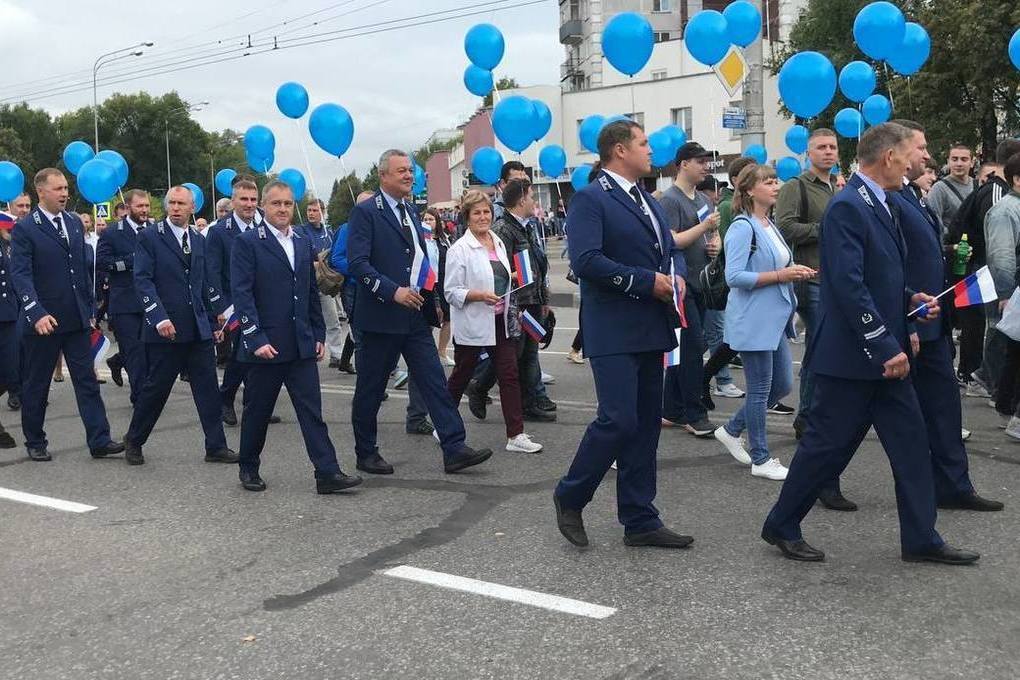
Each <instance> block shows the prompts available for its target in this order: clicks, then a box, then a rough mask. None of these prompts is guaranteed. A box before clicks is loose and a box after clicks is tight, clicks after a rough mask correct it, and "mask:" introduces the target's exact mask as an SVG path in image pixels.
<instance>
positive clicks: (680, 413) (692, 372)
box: [662, 289, 708, 425]
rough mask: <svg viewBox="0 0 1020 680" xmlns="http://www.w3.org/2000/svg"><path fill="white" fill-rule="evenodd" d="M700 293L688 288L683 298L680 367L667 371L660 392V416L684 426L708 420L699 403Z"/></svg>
mask: <svg viewBox="0 0 1020 680" xmlns="http://www.w3.org/2000/svg"><path fill="white" fill-rule="evenodd" d="M700 295H701V294H700V293H696V292H694V291H693V290H690V289H688V293H687V296H686V297H685V298H684V312H685V315H686V317H687V328H685V329H683V331H682V332H681V333H680V365H679V366H670V367H669V368H667V369H666V378H665V385H664V388H663V391H662V417H663V418H665V419H666V420H670V421H672V422H674V423H677V424H680V425H684V424H688V423H696V422H698V421H700V420H704V419H705V418H707V417H708V411H707V410H706V409H705V405H704V404H703V403H702V401H701V391H702V389H703V386H702V381H703V379H704V376H705V364H704V361H703V359H702V356H703V355H704V354H705V333H704V325H703V324H704V320H705V308H704V306H702V304H701V298H700Z"/></svg>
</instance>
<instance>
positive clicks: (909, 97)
mask: <svg viewBox="0 0 1020 680" xmlns="http://www.w3.org/2000/svg"><path fill="white" fill-rule="evenodd" d="M907 106H909V107H910V115H914V93H913V92H911V91H910V76H907Z"/></svg>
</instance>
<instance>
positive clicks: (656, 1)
mask: <svg viewBox="0 0 1020 680" xmlns="http://www.w3.org/2000/svg"><path fill="white" fill-rule="evenodd" d="M672 10H673V0H652V11H653V12H670V11H672Z"/></svg>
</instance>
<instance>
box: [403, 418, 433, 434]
mask: <svg viewBox="0 0 1020 680" xmlns="http://www.w3.org/2000/svg"><path fill="white" fill-rule="evenodd" d="M405 430H406V432H407V434H423V435H430V434H432V433H433V432H435V431H436V428H434V427H432V423H430V422H429V421H428V419H427V418H426V419H423V420H420V421H418V422H417V423H415V424H413V425H409V426H407V427H406V428H405Z"/></svg>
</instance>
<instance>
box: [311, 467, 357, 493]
mask: <svg viewBox="0 0 1020 680" xmlns="http://www.w3.org/2000/svg"><path fill="white" fill-rule="evenodd" d="M362 481H363V480H362V479H361V477H358V476H357V475H345V474H344V473H342V472H338V473H336V474H335V475H331V476H329V477H316V478H315V492H316V493H321V494H328V493H339V492H341V491H343V490H344V489H350V488H351V487H352V486H357V485H358V484H361V482H362Z"/></svg>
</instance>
